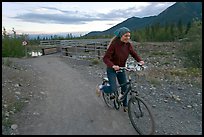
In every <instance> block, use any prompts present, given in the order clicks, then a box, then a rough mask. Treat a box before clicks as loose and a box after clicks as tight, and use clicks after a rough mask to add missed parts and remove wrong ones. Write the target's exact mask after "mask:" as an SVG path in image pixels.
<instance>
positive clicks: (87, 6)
mask: <svg viewBox="0 0 204 137" xmlns="http://www.w3.org/2000/svg"><path fill="white" fill-rule="evenodd" d="M173 4H175V2H2V30H3V27H5V28H6V30H7V31H8V32H10V31H11V30H12V28H14V29H15V30H16V32H17V33H20V34H21V33H24V34H43V33H46V34H54V33H63V32H66V33H72V34H82V35H83V34H85V33H88V32H91V31H104V30H107V29H109V28H111V27H113V26H114V25H117V24H118V23H120V22H122V21H124V20H126V19H127V18H130V17H133V16H135V17H140V18H142V17H148V16H153V15H158V14H159V13H161V12H162V11H164V10H165V9H166V8H168V7H169V6H171V5H173Z"/></svg>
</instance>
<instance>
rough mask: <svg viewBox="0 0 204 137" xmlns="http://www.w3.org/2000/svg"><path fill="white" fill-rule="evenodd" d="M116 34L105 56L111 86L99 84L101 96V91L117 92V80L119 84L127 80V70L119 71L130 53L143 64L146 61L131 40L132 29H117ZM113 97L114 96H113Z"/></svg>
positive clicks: (124, 105)
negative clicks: (135, 49)
mask: <svg viewBox="0 0 204 137" xmlns="http://www.w3.org/2000/svg"><path fill="white" fill-rule="evenodd" d="M114 34H115V36H114V37H113V38H112V39H111V41H110V43H109V45H108V48H107V51H106V53H105V55H104V57H103V62H104V63H105V64H106V66H107V69H106V70H107V77H108V79H109V86H105V85H104V86H102V85H99V86H97V93H98V95H99V96H100V94H101V91H103V92H105V93H115V92H116V91H117V81H116V78H117V80H118V83H119V84H123V83H125V82H127V78H126V74H125V71H122V72H117V71H118V70H119V69H120V67H125V64H126V61H127V59H128V56H129V54H130V55H131V56H132V57H133V58H134V59H135V60H136V61H137V62H139V63H140V64H141V65H143V64H144V61H142V59H141V58H140V57H139V56H138V54H137V53H136V51H134V48H133V45H132V43H130V42H129V40H130V30H129V29H128V28H126V27H122V28H119V29H117V30H116V31H115V32H114ZM126 88H127V86H123V87H122V88H121V92H122V94H123V93H124V92H125V91H126ZM111 98H112V99H113V98H114V96H111ZM123 107H124V111H125V112H126V111H127V96H126V97H125V99H124V101H123Z"/></svg>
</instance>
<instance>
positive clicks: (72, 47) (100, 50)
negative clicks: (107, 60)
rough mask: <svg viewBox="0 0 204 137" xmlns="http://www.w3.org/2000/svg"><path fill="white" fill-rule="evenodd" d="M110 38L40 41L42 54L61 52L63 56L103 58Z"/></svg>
mask: <svg viewBox="0 0 204 137" xmlns="http://www.w3.org/2000/svg"><path fill="white" fill-rule="evenodd" d="M109 41H110V39H79V40H44V41H40V45H39V46H40V47H41V50H42V55H48V54H53V53H57V52H61V54H62V55H63V56H70V57H73V56H75V57H78V58H99V59H100V58H101V57H102V56H103V55H104V53H105V51H106V48H107V44H108V43H109Z"/></svg>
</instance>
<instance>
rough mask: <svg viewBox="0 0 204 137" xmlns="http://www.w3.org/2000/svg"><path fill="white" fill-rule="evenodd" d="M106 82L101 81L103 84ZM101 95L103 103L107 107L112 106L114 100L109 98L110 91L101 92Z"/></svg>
mask: <svg viewBox="0 0 204 137" xmlns="http://www.w3.org/2000/svg"><path fill="white" fill-rule="evenodd" d="M107 84H108V82H103V85H107ZM102 96H103V100H104V102H105V104H106V105H107V106H108V107H109V108H114V102H113V100H111V99H110V93H104V92H102Z"/></svg>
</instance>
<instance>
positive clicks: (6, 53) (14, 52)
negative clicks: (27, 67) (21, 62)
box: [2, 28, 26, 57]
mask: <svg viewBox="0 0 204 137" xmlns="http://www.w3.org/2000/svg"><path fill="white" fill-rule="evenodd" d="M24 40H26V35H20V36H17V35H16V32H15V30H14V28H13V35H9V34H7V32H6V29H5V28H4V30H3V35H2V57H23V56H25V47H24V46H23V45H22V42H23V41H24Z"/></svg>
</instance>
